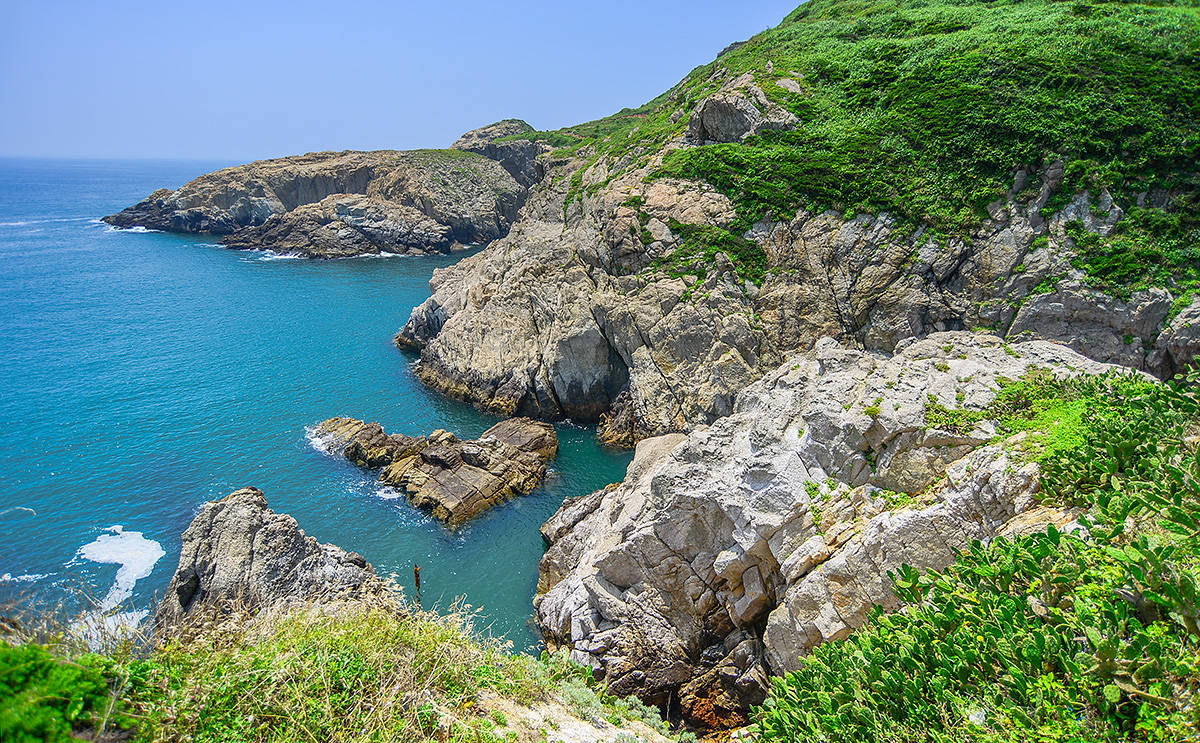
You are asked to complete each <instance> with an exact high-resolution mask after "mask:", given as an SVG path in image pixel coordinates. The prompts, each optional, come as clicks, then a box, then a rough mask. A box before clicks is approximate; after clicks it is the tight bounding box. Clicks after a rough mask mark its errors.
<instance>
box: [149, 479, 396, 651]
mask: <svg viewBox="0 0 1200 743" xmlns="http://www.w3.org/2000/svg"><path fill="white" fill-rule="evenodd" d="M392 600H393V597H392V594H391V589H390V588H389V587H388V586H387V585H386V584H385V583H384V582H383V581H382V580H381V579H380V578H379V576H377V575H376V574H375V571H374V569H372V568H371V566H370V565H369V564H368V563H367V561H366V560H364V559H363V557H362V555H359V554H357V553H354V552H347V551H346V550H343V549H341V548H340V547H336V546H334V545H332V544H321V543H319V542H317V540H316V539H313V538H312V537H310V536H306V535H305V533H304V531H303V530H301V529H300V527H299V525H297V523H296V520H295V519H294V518H292V517H291V516H288V515H286V514H282V513H275V512H274V511H272V510H271V509H270V508H268V507H267V499H266V497H265V496H264V495H263V493H262V491H261V490H258V489H257V488H242V489H241V490H236V491H234V492H232V493H230V494H229V495H227V496H225V497H224V498H222V499H221V500H219V501H212V502H210V503H206V504H204V506H203V507H202V508H201V509H200V513H198V514H197V515H196V518H195V519H193V520H192V523H191V525H190V526H188V528H187V530H186V531H185V532H184V533H183V547H182V549H181V551H180V555H179V567H178V569H176V571H175V575H174V577H172V578H171V583H170V585H169V586H168V587H167V592H166V594H165V595H164V596H163V599H162V601H161V602H160V603H159V605H158V610H157V613H156V615H155V622H154V623H155V632H156V633H158V635H159V636H160V637H161V636H164V635H168V634H170V633H171V632H173V631H174V630H175V629H177V628H178V627H179V625H180V623H181V622H183V621H184V620H185V619H186V618H187V617H188V616H189V615H192V614H196V613H198V612H203V611H222V610H224V607H226V606H228V605H234V606H239V607H247V608H254V609H266V608H274V607H278V606H284V605H288V604H301V605H308V604H325V605H335V604H339V603H352V602H360V601H371V602H385V601H392Z"/></svg>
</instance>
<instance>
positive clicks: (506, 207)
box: [104, 150, 526, 258]
mask: <svg viewBox="0 0 1200 743" xmlns="http://www.w3.org/2000/svg"><path fill="white" fill-rule="evenodd" d="M525 196H526V191H525V188H524V187H523V186H521V185H520V184H519V183H517V182H516V181H515V180H513V178H512V176H510V175H509V174H508V172H507V171H505V169H504V168H503V167H501V166H500V164H499V163H497V162H495V161H493V160H489V159H488V158H486V157H483V156H481V155H478V154H475V153H471V152H464V151H459V150H418V151H412V152H400V151H393V150H380V151H376V152H319V153H310V154H307V155H300V156H296V157H284V158H278V159H275V160H263V161H260V162H254V163H249V164H247V165H239V166H237V167H233V168H225V169H224V170H218V171H216V172H214V173H209V174H207V175H203V176H200V177H199V178H196V179H195V180H192V181H190V182H188V183H187V184H186V185H184V186H183V187H182V188H180V189H179V190H177V191H169V190H166V189H163V190H159V191H155V192H154V193H153V194H151V195H150V196H149V197H148V198H147V199H146V200H144V201H142V202H140V203H138V204H136V205H134V206H131V207H129V208H128V209H126V210H124V211H123V212H120V213H119V214H114V215H111V216H108V217H105V218H104V219H105V221H106V222H108V223H109V224H112V225H115V226H118V227H133V226H140V227H147V228H150V229H158V230H167V231H169V232H188V233H209V234H214V235H229V236H230V237H228V238H227V239H226V242H227V244H228V245H230V247H236V248H242V249H249V248H254V249H269V250H274V251H276V252H280V253H290V254H294V255H303V256H306V257H321V258H336V257H343V256H346V255H357V254H362V253H367V254H369V253H379V252H395V253H403V252H416V251H443V252H444V251H446V250H448V249H449V248H450V246H451V245H452V244H453V243H462V244H470V243H484V242H488V241H490V240H494V239H496V238H498V237H501V236H503V235H504V234H506V233H507V232H508V228H509V226H510V225H511V224H512V222H513V220H514V219H515V218H516V215H517V210H518V209H519V208H520V207H521V204H523V203H524V201H525ZM356 250H357V251H358V252H355V251H356Z"/></svg>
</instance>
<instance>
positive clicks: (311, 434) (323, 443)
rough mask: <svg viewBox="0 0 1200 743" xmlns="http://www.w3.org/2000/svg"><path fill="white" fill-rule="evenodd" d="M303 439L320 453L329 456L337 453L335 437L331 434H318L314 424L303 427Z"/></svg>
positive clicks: (334, 455)
mask: <svg viewBox="0 0 1200 743" xmlns="http://www.w3.org/2000/svg"><path fill="white" fill-rule="evenodd" d="M304 439H305V441H307V442H308V445H309V446H311V447H312V448H314V449H316V450H317V451H319V452H321V453H322V454H327V455H329V456H331V457H336V456H337V455H338V446H337V437H336V436H334V435H333V434H328V433H327V434H324V435H322V434H319V433H317V427H316V426H305V427H304Z"/></svg>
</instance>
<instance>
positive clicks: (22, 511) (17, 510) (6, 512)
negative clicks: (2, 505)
mask: <svg viewBox="0 0 1200 743" xmlns="http://www.w3.org/2000/svg"><path fill="white" fill-rule="evenodd" d="M14 513H19V514H29V515H30V516H37V511H35V510H33V509H32V508H29V507H27V506H13V507H12V508H6V509H4V510H3V511H0V516H8V515H9V514H14Z"/></svg>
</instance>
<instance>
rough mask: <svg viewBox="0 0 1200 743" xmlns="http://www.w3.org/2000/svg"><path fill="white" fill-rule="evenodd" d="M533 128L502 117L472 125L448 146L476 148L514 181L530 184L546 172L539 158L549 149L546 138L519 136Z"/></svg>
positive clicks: (530, 131)
mask: <svg viewBox="0 0 1200 743" xmlns="http://www.w3.org/2000/svg"><path fill="white" fill-rule="evenodd" d="M533 131H534V129H533V127H532V126H530V125H529V124H527V123H525V122H524V121H521V120H519V119H505V120H504V121H498V122H496V123H495V124H489V125H488V126H484V127H480V128H479V129H472V130H471V131H469V132H467V133H466V134H464V135H462V136H461V137H459V138H458V141H456V142H455V143H454V144H452V145H450V148H451V149H455V150H465V151H467V152H475V153H478V154H480V155H483V156H484V157H486V158H488V159H491V160H495V161H496V162H498V163H500V166H501V167H502V168H504V169H505V170H507V171H508V173H509V175H511V176H512V177H513V178H514V179H515V180H516V181H517V183H520V184H521V185H522V186H524V187H525V188H532V187H533V185H534V184H536V183H537V182H538V181H540V180H541V179H542V176H544V175H545V174H546V169H545V167H543V165H542V164H541V163H540V162H539V161H538V158H540V157H541V156H542V155H544V154H546V153H547V152H549V151H550V150H551V149H552V148H551V147H550V145H548V144H546V143H545V142H538V141H535V140H532V139H523V138H520V135H522V134H530V133H532V132H533ZM501 138H504V141H497V140H499V139H501Z"/></svg>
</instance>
